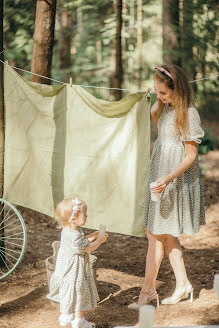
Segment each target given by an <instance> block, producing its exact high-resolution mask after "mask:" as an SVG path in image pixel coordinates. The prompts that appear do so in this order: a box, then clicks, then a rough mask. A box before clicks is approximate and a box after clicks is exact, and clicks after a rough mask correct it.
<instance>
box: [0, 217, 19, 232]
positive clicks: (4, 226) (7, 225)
mask: <svg viewBox="0 0 219 328" xmlns="http://www.w3.org/2000/svg"><path fill="white" fill-rule="evenodd" d="M17 221H19V222H20V220H19V219H17V220H15V221H14V222H11V223H9V224H6V225H3V227H2V228H0V230H3V229H5V228H6V227H9V226H10V225H12V224H14V223H15V222H17ZM2 222H3V221H2ZM14 229H17V228H14ZM12 230H13V229H12ZM9 231H10V230H9Z"/></svg>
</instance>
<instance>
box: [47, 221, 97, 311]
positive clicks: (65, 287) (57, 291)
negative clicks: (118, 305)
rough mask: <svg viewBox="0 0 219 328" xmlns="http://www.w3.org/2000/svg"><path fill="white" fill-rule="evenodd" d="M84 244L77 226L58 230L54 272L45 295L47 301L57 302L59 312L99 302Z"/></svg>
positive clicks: (85, 242) (78, 309)
mask: <svg viewBox="0 0 219 328" xmlns="http://www.w3.org/2000/svg"><path fill="white" fill-rule="evenodd" d="M88 245H89V243H88V240H87V239H85V238H84V233H83V230H82V228H81V227H78V230H72V229H69V228H67V227H64V228H63V229H62V232H61V242H60V248H59V251H58V255H57V260H56V266H55V271H54V273H53V274H52V276H51V279H50V286H49V291H50V292H49V294H48V295H47V298H48V299H50V300H51V301H54V302H58V303H60V312H61V313H62V314H71V313H73V312H75V311H89V310H92V309H94V308H95V307H96V306H97V302H98V301H99V296H98V293H97V289H96V284H95V281H94V277H93V272H92V268H91V265H90V261H89V255H88V253H87V252H86V249H87V247H88Z"/></svg>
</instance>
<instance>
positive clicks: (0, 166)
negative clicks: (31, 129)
mask: <svg viewBox="0 0 219 328" xmlns="http://www.w3.org/2000/svg"><path fill="white" fill-rule="evenodd" d="M3 6H4V1H3V0H2V1H0V52H1V54H0V59H1V60H2V61H4V52H2V51H3V17H4V8H3ZM3 72H4V66H3V64H2V63H1V62H0V197H1V198H2V196H3V188H4V93H3V92H4V91H3V90H4V79H3Z"/></svg>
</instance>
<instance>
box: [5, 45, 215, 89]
mask: <svg viewBox="0 0 219 328" xmlns="http://www.w3.org/2000/svg"><path fill="white" fill-rule="evenodd" d="M3 51H4V50H3ZM3 51H2V52H3ZM2 52H1V53H2ZM1 53H0V54H1ZM0 62H1V63H2V64H4V65H8V66H9V67H12V68H14V69H16V70H19V71H22V72H25V73H29V74H32V75H36V76H39V77H43V78H44V79H47V80H51V81H54V82H58V83H61V84H66V85H67V84H68V83H66V82H62V81H59V80H55V79H52V78H50V77H47V76H43V75H40V74H37V73H32V72H30V71H27V70H25V69H22V68H19V67H16V66H12V65H9V64H8V63H6V62H4V61H3V60H1V59H0ZM218 76H219V74H218V75H214V76H208V77H204V78H201V79H197V80H192V81H189V83H193V82H198V81H203V80H209V79H215V78H217V77H218ZM73 85H75V86H79V87H82V88H94V89H107V90H122V91H131V89H120V88H108V87H98V86H94V85H83V84H73ZM141 91H142V92H145V90H140V92H141Z"/></svg>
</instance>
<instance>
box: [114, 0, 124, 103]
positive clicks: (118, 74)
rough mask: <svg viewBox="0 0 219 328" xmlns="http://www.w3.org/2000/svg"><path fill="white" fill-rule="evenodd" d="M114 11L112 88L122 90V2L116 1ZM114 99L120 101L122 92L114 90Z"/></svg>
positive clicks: (120, 0)
mask: <svg viewBox="0 0 219 328" xmlns="http://www.w3.org/2000/svg"><path fill="white" fill-rule="evenodd" d="M115 10H116V40H115V59H116V65H115V66H116V67H115V73H114V75H113V77H112V86H113V88H119V89H121V88H122V82H123V65H122V40H121V32H122V0H116V5H115ZM113 94H114V97H115V99H116V100H120V99H121V98H122V90H114V91H113Z"/></svg>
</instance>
